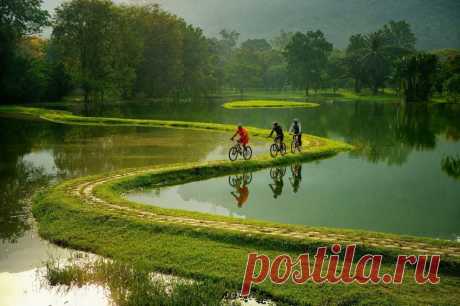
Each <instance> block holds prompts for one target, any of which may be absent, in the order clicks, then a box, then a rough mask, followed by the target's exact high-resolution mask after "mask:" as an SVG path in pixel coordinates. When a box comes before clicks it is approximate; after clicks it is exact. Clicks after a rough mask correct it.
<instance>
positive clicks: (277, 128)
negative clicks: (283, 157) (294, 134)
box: [268, 122, 284, 143]
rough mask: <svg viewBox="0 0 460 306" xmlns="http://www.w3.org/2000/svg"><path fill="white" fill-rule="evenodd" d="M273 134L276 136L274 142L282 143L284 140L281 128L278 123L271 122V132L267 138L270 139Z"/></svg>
mask: <svg viewBox="0 0 460 306" xmlns="http://www.w3.org/2000/svg"><path fill="white" fill-rule="evenodd" d="M273 133H275V134H276V137H275V142H279V143H282V142H283V140H284V133H283V128H282V127H281V125H279V124H278V122H273V127H272V131H271V132H270V135H269V136H268V137H272V135H273Z"/></svg>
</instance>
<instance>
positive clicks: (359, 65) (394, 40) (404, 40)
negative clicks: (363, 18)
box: [346, 21, 416, 94]
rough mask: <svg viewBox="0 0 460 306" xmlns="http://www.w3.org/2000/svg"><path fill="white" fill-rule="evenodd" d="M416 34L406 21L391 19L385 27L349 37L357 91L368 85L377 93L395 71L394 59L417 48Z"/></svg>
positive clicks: (350, 70) (351, 71)
mask: <svg viewBox="0 0 460 306" xmlns="http://www.w3.org/2000/svg"><path fill="white" fill-rule="evenodd" d="M415 42H416V39H415V35H414V34H413V33H412V30H411V28H410V25H409V24H408V23H407V22H405V21H398V22H396V21H391V22H390V23H388V24H386V25H385V26H384V27H383V29H381V30H378V31H376V32H372V33H369V34H366V35H363V34H357V35H353V36H351V37H350V42H349V44H348V47H347V50H346V63H347V66H348V73H349V75H350V76H351V77H352V78H353V79H354V80H355V91H356V92H360V91H361V87H362V85H364V84H366V85H368V86H369V87H370V88H371V89H372V92H373V93H374V94H377V93H378V90H379V88H381V87H383V86H384V85H385V82H386V81H387V80H388V79H389V77H390V76H391V75H392V73H393V71H392V69H393V68H392V67H393V66H394V64H395V62H396V61H397V60H398V59H399V58H401V57H403V56H406V55H408V54H411V53H412V52H413V51H414V50H415Z"/></svg>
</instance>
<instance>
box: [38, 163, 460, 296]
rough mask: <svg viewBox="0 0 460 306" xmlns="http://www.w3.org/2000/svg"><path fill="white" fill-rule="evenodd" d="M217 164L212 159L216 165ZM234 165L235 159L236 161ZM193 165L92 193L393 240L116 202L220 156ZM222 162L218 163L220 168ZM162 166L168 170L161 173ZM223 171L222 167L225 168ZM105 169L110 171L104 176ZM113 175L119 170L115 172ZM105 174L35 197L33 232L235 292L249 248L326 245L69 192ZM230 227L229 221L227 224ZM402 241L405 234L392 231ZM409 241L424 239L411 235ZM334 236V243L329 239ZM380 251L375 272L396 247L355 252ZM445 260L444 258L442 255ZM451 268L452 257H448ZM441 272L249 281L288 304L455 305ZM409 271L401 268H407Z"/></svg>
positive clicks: (214, 168)
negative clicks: (431, 279)
mask: <svg viewBox="0 0 460 306" xmlns="http://www.w3.org/2000/svg"><path fill="white" fill-rule="evenodd" d="M219 164H220V165H219ZM240 164H242V163H240ZM197 166H198V165H191V164H190V165H187V166H184V165H181V166H175V167H171V168H170V169H150V170H148V169H144V171H146V172H144V174H143V175H141V176H133V177H132V178H131V179H128V178H120V179H119V180H118V179H117V180H115V181H112V182H110V183H103V184H101V185H98V186H97V187H96V188H97V190H96V191H95V193H96V194H97V195H99V196H101V195H103V196H102V198H104V199H107V200H110V204H111V205H121V206H124V207H130V208H143V210H144V211H145V212H148V211H151V212H154V213H156V214H160V215H161V216H163V217H165V216H168V215H171V214H174V215H175V216H180V217H187V218H196V220H198V221H199V220H217V221H221V222H229V223H231V224H234V223H235V222H237V223H242V224H249V225H257V226H265V227H267V228H268V227H277V228H280V229H284V230H292V229H295V230H299V229H300V228H302V229H304V230H315V231H317V232H318V234H320V233H327V234H332V233H336V234H341V235H343V236H344V237H346V239H353V238H351V237H355V239H356V240H357V241H360V239H361V238H363V237H365V236H373V237H378V238H380V239H387V238H395V237H396V236H395V235H387V234H376V235H377V236H374V234H373V233H366V232H359V231H351V230H329V229H325V228H306V227H300V226H289V225H278V224H271V223H267V222H260V221H250V220H234V219H231V218H225V217H218V216H211V215H204V214H197V213H191V212H188V213H186V212H182V211H178V210H175V211H172V210H171V211H170V210H166V209H160V208H155V207H149V208H147V207H145V206H141V205H138V204H135V203H130V202H128V201H126V200H124V199H123V198H122V197H121V196H120V194H121V193H122V192H123V191H126V190H129V189H131V188H136V187H139V186H148V185H149V184H150V185H151V184H155V182H156V184H160V185H161V184H173V183H175V182H177V181H178V180H182V179H183V178H185V179H189V180H191V179H200V178H205V177H209V175H217V172H219V173H223V172H221V171H222V170H221V169H222V167H224V165H222V162H216V163H215V164H214V165H208V167H197ZM224 168H225V167H224ZM168 171H169V173H168ZM228 171H230V169H228ZM112 175H113V174H112ZM115 175H123V173H121V172H120V173H117V174H115ZM106 177H107V176H106V175H101V176H95V177H91V178H80V179H76V180H72V181H68V182H65V183H63V184H60V185H58V186H55V187H53V188H52V189H50V190H49V191H47V192H44V193H42V194H39V195H37V197H36V199H35V204H34V208H33V212H34V215H35V216H36V218H37V220H38V221H39V232H40V234H41V235H42V236H43V237H45V238H47V239H49V240H51V241H53V242H55V243H57V244H60V245H63V246H68V247H72V248H76V249H80V250H84V251H89V252H93V253H97V254H100V255H102V256H105V257H108V258H112V259H115V260H118V261H120V262H125V263H129V264H133V265H135V266H141V267H143V269H145V270H146V271H159V272H162V273H166V274H173V275H177V276H181V277H187V278H192V279H195V280H202V281H214V282H224V283H226V284H227V290H230V291H237V290H239V288H240V286H241V281H242V277H243V275H244V269H245V263H246V258H247V254H248V253H249V252H254V251H256V252H258V253H264V254H266V255H269V256H270V257H271V258H273V257H274V256H276V255H279V254H284V253H286V254H290V255H291V256H293V257H296V256H297V255H298V254H300V253H303V252H305V251H307V252H310V253H311V254H312V253H313V252H314V249H315V248H316V247H318V246H324V245H329V243H332V242H329V243H326V242H321V241H317V240H314V239H311V240H309V239H302V240H299V239H294V238H278V237H276V236H271V235H270V234H269V233H266V234H253V233H251V232H247V233H242V232H238V231H233V230H231V229H218V228H215V229H214V228H207V227H200V226H188V225H184V224H177V223H176V224H173V223H168V222H164V221H158V222H155V221H152V220H151V219H149V218H147V216H146V215H144V214H139V211H136V210H131V211H130V210H119V209H115V208H114V207H113V206H111V207H107V206H105V205H103V204H101V203H99V202H97V201H96V202H90V201H89V202H82V200H81V198H79V196H76V195H72V193H71V192H69V191H70V190H73V189H74V187H75V186H76V185H82V184H87V183H88V182H91V181H98V180H103V179H104V178H106ZM235 226H236V225H235ZM399 238H401V239H402V240H404V239H408V238H403V237H399ZM413 239H414V240H416V241H423V242H424V243H427V241H426V240H423V239H420V238H413ZM337 242H340V241H337ZM429 243H431V244H432V245H433V246H441V245H442V246H443V247H445V248H447V247H450V246H454V245H456V244H455V243H451V242H443V241H429ZM368 252H372V253H379V254H380V253H382V254H384V255H385V258H386V261H385V264H384V266H383V269H382V272H391V271H392V270H393V269H394V267H393V266H392V265H391V262H392V259H393V258H394V256H395V255H396V253H397V251H391V250H388V249H379V248H375V247H370V246H366V245H359V247H358V254H359V255H363V254H365V253H368ZM446 263H447V261H446ZM450 264H451V267H453V268H455V265H456V263H455V262H454V261H450ZM446 268H447V267H446V266H444V268H443V269H444V270H443V271H445V273H443V274H442V275H441V279H442V281H441V284H440V285H425V286H420V285H417V284H415V283H414V280H413V277H412V276H411V275H410V274H407V276H406V279H405V282H404V284H403V285H383V284H381V285H357V284H352V285H342V284H339V285H315V284H311V283H307V284H305V285H301V286H299V285H293V284H291V283H286V284H284V285H282V286H275V285H272V284H270V283H269V282H265V283H263V284H262V285H258V286H255V288H254V289H255V290H256V291H257V292H258V293H259V294H262V295H264V296H266V297H270V298H272V299H274V300H276V301H282V302H285V303H288V304H293V305H307V304H313V305H319V304H329V305H338V304H366V303H370V302H371V301H372V303H374V304H376V303H377V304H380V305H400V304H403V305H404V304H407V305H410V304H414V303H415V304H419V305H423V304H436V303H444V304H456V302H458V301H459V300H460V292H458V286H459V285H460V278H459V277H458V275H459V274H458V272H456V271H454V270H450V271H448V270H447V269H446ZM411 271H412V270H409V271H408V272H407V273H413V271H412V272H411Z"/></svg>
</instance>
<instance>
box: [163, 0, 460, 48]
mask: <svg viewBox="0 0 460 306" xmlns="http://www.w3.org/2000/svg"><path fill="white" fill-rule="evenodd" d="M157 2H158V3H160V4H161V6H162V7H163V8H165V9H167V10H169V11H172V12H174V13H176V14H177V15H179V16H182V17H184V18H185V20H187V21H188V22H190V23H192V24H195V25H199V26H200V27H202V28H203V29H204V30H205V31H206V32H207V33H208V34H210V35H216V34H217V33H218V32H219V30H220V29H222V28H228V29H235V30H237V31H239V32H240V33H241V34H242V37H243V38H253V37H272V36H274V35H275V34H277V33H278V32H279V31H280V30H281V29H284V30H289V31H294V30H301V31H305V30H307V29H313V30H316V29H321V30H322V31H323V32H325V33H326V35H327V37H328V38H329V40H330V41H332V42H333V43H334V45H335V46H336V47H339V48H343V47H345V46H346V44H347V42H348V38H349V36H350V35H352V34H355V33H363V32H370V31H374V30H376V29H378V28H379V27H381V26H382V25H383V24H385V23H387V22H388V21H390V20H402V19H405V20H407V21H408V22H409V23H410V24H411V25H412V27H413V30H414V32H415V33H416V35H417V38H418V47H419V48H421V49H439V48H459V47H460V0H158V1H157Z"/></svg>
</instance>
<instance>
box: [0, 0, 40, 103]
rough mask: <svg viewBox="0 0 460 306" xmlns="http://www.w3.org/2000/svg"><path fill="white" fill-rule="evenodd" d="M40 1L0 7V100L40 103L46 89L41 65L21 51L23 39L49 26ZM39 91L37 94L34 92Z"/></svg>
mask: <svg viewBox="0 0 460 306" xmlns="http://www.w3.org/2000/svg"><path fill="white" fill-rule="evenodd" d="M41 3H42V1H41V0H5V1H1V3H0V67H1V69H0V83H1V84H2V85H1V86H0V100H1V103H7V102H10V103H11V102H15V101H19V100H22V99H29V100H31V101H34V100H39V99H40V98H41V97H42V95H43V92H44V89H45V88H46V73H45V69H46V68H45V67H44V65H43V63H42V62H41V61H40V60H39V59H37V58H35V57H33V56H31V55H30V54H27V53H24V52H22V50H21V42H22V41H23V40H25V38H24V37H25V35H30V34H33V33H37V32H39V31H40V29H41V28H42V27H43V26H45V25H47V24H48V13H47V12H46V11H45V10H42V9H41V8H40V5H41ZM37 90H38V91H37Z"/></svg>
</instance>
